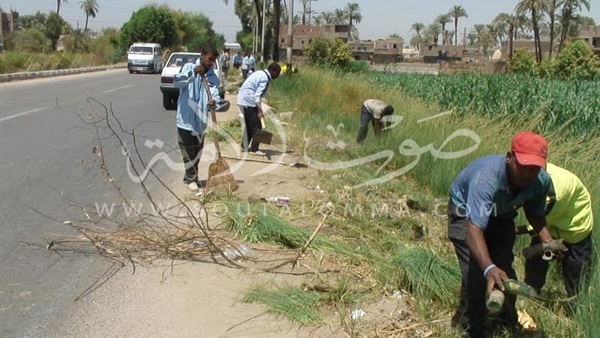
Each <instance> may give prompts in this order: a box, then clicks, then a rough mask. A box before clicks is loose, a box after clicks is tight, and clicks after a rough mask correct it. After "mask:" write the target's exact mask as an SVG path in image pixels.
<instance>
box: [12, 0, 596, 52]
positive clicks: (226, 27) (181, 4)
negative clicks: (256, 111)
mask: <svg viewBox="0 0 600 338" xmlns="http://www.w3.org/2000/svg"><path fill="white" fill-rule="evenodd" d="M286 1H289V0H284V2H286ZM97 2H98V5H99V12H98V15H97V16H96V19H92V18H90V24H89V27H90V28H91V29H100V28H103V27H121V26H122V25H123V23H124V22H126V21H127V20H128V19H129V18H130V16H131V13H132V12H133V11H135V10H137V9H138V8H140V7H141V6H143V5H144V4H147V3H158V4H168V5H169V6H170V7H172V8H175V9H182V10H186V11H194V12H202V13H204V14H205V15H206V16H208V17H209V18H210V19H211V20H212V21H213V24H214V25H213V27H214V29H215V30H216V31H217V32H218V33H221V34H223V35H225V38H226V39H227V41H230V42H231V41H234V40H235V33H236V32H237V31H238V30H240V24H239V19H238V18H237V17H236V16H235V14H234V12H233V11H234V10H233V2H234V0H230V1H229V2H230V3H229V5H225V4H224V3H223V1H222V0H171V1H164V0H156V1H148V0H97ZM348 2H349V0H313V2H312V10H313V11H316V12H317V13H318V12H323V11H332V10H334V9H336V8H343V7H345V6H346V4H347V3H348ZM350 2H356V3H358V4H359V5H360V9H361V13H362V16H363V20H362V22H361V23H360V24H358V25H357V27H358V30H359V32H360V38H361V39H377V38H383V37H386V36H388V35H390V34H392V33H397V34H400V35H401V36H403V37H404V38H405V39H409V38H410V36H411V34H412V33H411V32H410V26H411V25H412V24H413V23H415V22H422V23H425V24H428V23H431V22H432V21H433V20H434V19H435V17H436V16H437V15H439V14H441V13H445V12H447V11H448V10H449V9H450V8H451V7H452V6H453V5H461V6H463V7H464V8H465V9H466V10H467V14H468V15H469V18H468V19H461V20H459V29H458V30H459V38H460V37H461V36H462V33H463V29H464V27H467V31H468V30H469V29H470V27H471V26H472V25H473V24H477V23H489V22H490V21H491V20H492V19H493V18H494V17H495V16H496V14H498V13H500V12H511V11H513V9H514V7H515V5H516V4H517V2H518V0H495V1H492V0H350ZM286 3H287V2H286ZM0 5H1V6H2V9H3V10H5V11H7V10H9V9H10V8H12V9H13V10H16V11H18V12H19V13H20V14H22V15H23V14H33V13H35V12H36V11H38V10H39V11H42V12H48V11H51V10H56V0H0ZM590 5H591V11H590V12H589V13H584V15H587V16H591V17H593V18H594V20H595V21H596V23H597V24H600V0H590ZM301 10H302V3H301V1H300V0H296V2H295V3H294V12H296V13H299V12H300V11H301ZM60 13H61V15H62V16H63V18H65V19H66V20H67V21H68V22H69V23H70V24H71V25H72V26H73V27H77V24H78V22H79V27H81V28H83V26H84V25H85V15H84V14H83V11H82V10H81V5H80V0H69V1H68V3H63V4H62V6H61V12H60ZM313 15H315V14H313Z"/></svg>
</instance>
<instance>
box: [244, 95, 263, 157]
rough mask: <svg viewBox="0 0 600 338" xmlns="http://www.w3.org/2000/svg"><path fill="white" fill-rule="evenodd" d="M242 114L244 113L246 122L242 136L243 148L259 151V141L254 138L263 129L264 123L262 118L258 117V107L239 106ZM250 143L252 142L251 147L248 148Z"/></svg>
mask: <svg viewBox="0 0 600 338" xmlns="http://www.w3.org/2000/svg"><path fill="white" fill-rule="evenodd" d="M239 107H240V110H241V111H242V114H244V123H245V124H246V128H245V129H244V136H243V137H242V150H244V151H257V150H258V146H259V143H258V142H254V140H252V138H253V137H254V134H256V132H257V131H259V130H261V129H262V124H261V123H260V119H259V118H258V108H257V107H246V106H239ZM248 144H250V148H249V149H248Z"/></svg>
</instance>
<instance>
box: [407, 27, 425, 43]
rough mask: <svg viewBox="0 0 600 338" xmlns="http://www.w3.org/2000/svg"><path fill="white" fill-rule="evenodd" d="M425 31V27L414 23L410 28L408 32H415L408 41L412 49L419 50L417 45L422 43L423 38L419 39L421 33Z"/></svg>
mask: <svg viewBox="0 0 600 338" xmlns="http://www.w3.org/2000/svg"><path fill="white" fill-rule="evenodd" d="M424 29H425V25H424V24H422V23H420V22H415V23H413V24H412V26H410V30H412V31H415V34H414V35H413V36H412V38H411V39H410V44H411V46H413V47H415V46H416V47H417V49H419V48H420V47H419V45H420V44H421V43H422V42H423V38H422V37H421V31H423V30H424Z"/></svg>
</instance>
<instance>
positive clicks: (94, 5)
mask: <svg viewBox="0 0 600 338" xmlns="http://www.w3.org/2000/svg"><path fill="white" fill-rule="evenodd" d="M79 3H80V4H81V9H82V10H83V12H84V13H85V27H84V28H83V31H84V32H86V31H87V28H88V21H89V19H90V16H91V17H92V18H94V19H95V18H96V14H98V2H97V1H96V0H83V1H79Z"/></svg>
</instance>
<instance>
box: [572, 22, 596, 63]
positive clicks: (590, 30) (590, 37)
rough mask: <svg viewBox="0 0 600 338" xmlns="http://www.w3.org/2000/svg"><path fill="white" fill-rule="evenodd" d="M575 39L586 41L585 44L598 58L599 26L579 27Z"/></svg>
mask: <svg viewBox="0 0 600 338" xmlns="http://www.w3.org/2000/svg"><path fill="white" fill-rule="evenodd" d="M577 38H578V39H580V40H584V41H587V43H588V44H589V45H590V46H591V47H592V50H593V51H594V53H595V54H596V55H598V57H600V25H597V26H592V25H584V26H581V28H580V30H579V36H578V37H577Z"/></svg>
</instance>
